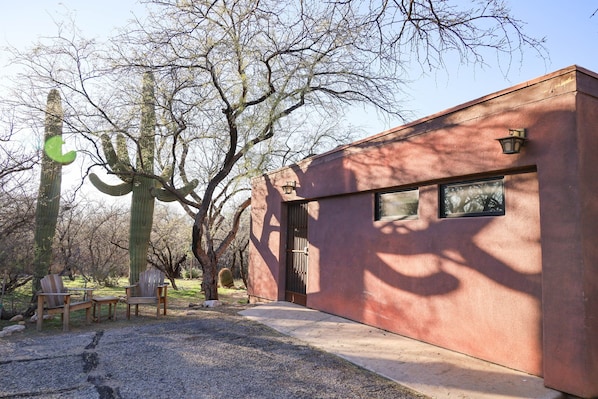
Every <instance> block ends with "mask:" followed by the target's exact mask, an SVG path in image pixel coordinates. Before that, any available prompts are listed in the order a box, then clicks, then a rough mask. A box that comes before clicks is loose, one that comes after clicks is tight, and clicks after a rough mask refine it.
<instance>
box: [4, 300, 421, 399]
mask: <svg viewBox="0 0 598 399" xmlns="http://www.w3.org/2000/svg"><path fill="white" fill-rule="evenodd" d="M98 326H101V328H103V329H100V328H96V329H95V330H94V331H86V332H76V333H65V334H55V335H50V336H19V335H13V336H11V337H10V338H6V339H0V398H67V399H71V398H72V399H74V398H77V399H79V398H100V399H113V398H131V399H138V398H145V399H153V398H215V399H216V398H218V399H224V398H244V399H250V398H259V399H270V398H272V399H281V398H322V399H327V398H343V399H346V398H368V399H373V398H384V399H389V398H396V399H400V398H410V399H412V398H420V399H421V398H425V396H422V395H420V394H417V393H415V392H413V391H410V390H408V389H407V388H404V387H402V386H401V385H399V384H397V383H395V382H393V381H390V380H387V379H385V378H383V377H380V376H378V375H377V374H374V373H372V372H370V371H367V370H365V369H362V368H359V367H357V366H355V365H353V364H352V363H350V362H348V361H345V360H343V359H341V358H339V357H337V356H334V355H331V354H328V353H325V352H322V351H319V350H317V349H314V348H312V347H310V346H308V345H306V344H305V343H303V342H301V341H299V340H297V339H294V338H291V337H287V336H284V335H281V334H279V333H278V332H276V331H274V330H272V329H270V328H269V327H267V326H264V325H262V324H258V323H256V322H253V321H250V320H247V319H245V318H243V317H241V316H239V315H236V314H227V313H222V312H211V311H206V312H201V313H199V315H198V316H197V317H187V318H183V319H180V320H169V321H162V322H159V323H149V324H142V325H134V326H125V327H122V326H118V327H111V326H110V323H109V322H107V323H102V324H101V325H98Z"/></svg>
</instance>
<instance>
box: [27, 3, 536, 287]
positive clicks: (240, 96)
mask: <svg viewBox="0 0 598 399" xmlns="http://www.w3.org/2000/svg"><path fill="white" fill-rule="evenodd" d="M146 3H147V4H148V6H149V16H148V18H147V19H146V20H137V21H134V23H133V24H132V25H130V26H128V27H126V29H123V31H122V33H121V34H120V35H119V36H117V37H114V38H112V39H111V40H110V42H109V44H107V45H106V46H104V47H99V45H98V43H96V42H93V41H89V40H83V39H81V38H79V37H78V36H77V35H76V34H73V33H72V32H64V31H60V32H59V35H58V37H56V38H54V40H52V41H51V42H50V43H48V44H45V45H44V44H41V45H40V46H37V47H36V48H35V51H33V52H28V53H18V52H15V55H16V58H17V61H20V62H21V63H22V64H23V65H24V66H25V68H26V69H25V71H26V75H24V77H26V78H27V79H29V80H30V81H31V82H33V83H34V84H35V85H36V87H42V88H43V87H45V86H44V85H43V84H40V83H39V82H40V81H41V82H45V84H46V85H51V86H58V87H60V89H61V90H62V91H63V98H65V102H66V105H65V113H66V116H65V120H66V121H67V123H68V126H69V127H70V128H71V129H72V130H73V131H77V132H80V133H81V134H82V137H89V138H90V139H91V142H93V141H94V140H95V141H97V139H96V138H95V137H97V135H98V134H99V133H104V132H106V133H111V132H112V133H121V134H124V135H127V136H128V137H129V138H131V139H134V137H132V136H131V135H130V134H129V133H128V132H130V131H131V129H130V128H131V127H132V126H134V125H135V122H134V119H135V118H134V116H133V115H135V114H136V112H137V111H138V107H136V106H135V104H139V100H138V99H137V100H135V99H134V98H132V97H131V94H130V93H133V92H136V91H135V90H131V84H134V82H137V81H138V79H139V76H140V75H141V74H142V72H144V71H147V70H151V71H152V72H153V74H154V76H155V77H156V88H157V90H156V100H157V104H158V106H157V108H158V109H157V111H156V119H157V124H158V126H157V129H156V138H157V143H156V159H155V162H156V163H157V164H158V166H159V168H158V169H160V170H162V169H163V168H171V169H172V170H176V171H177V172H178V173H173V174H172V175H171V176H170V177H166V178H165V177H163V176H154V175H152V176H149V177H151V178H154V179H155V180H156V181H158V182H159V183H160V185H161V186H162V187H163V188H164V189H166V190H168V191H170V192H171V193H172V194H174V195H177V192H176V190H175V187H176V186H177V184H178V183H183V184H188V183H189V182H190V181H191V180H192V178H195V179H198V180H199V182H200V183H199V185H198V187H197V189H196V190H195V192H193V193H192V194H191V196H190V198H187V197H183V196H182V195H178V200H179V201H180V202H181V204H183V206H184V208H185V209H186V211H187V212H188V213H189V214H190V215H191V216H193V218H194V223H193V232H192V248H193V253H194V255H195V257H196V258H197V259H198V261H199V263H200V264H201V267H202V269H203V272H204V273H203V276H204V277H203V278H204V281H203V288H204V290H205V294H206V298H207V299H217V298H218V292H217V267H218V260H219V258H221V257H222V256H223V254H224V253H225V251H226V249H227V248H228V247H229V246H230V244H231V242H232V241H233V239H234V237H235V235H236V233H237V231H238V229H239V223H240V220H241V215H242V214H243V211H244V210H245V209H246V208H247V207H248V206H249V205H250V203H249V199H248V198H249V186H248V178H250V177H252V176H255V175H257V174H260V173H262V172H263V171H264V170H266V169H268V168H271V167H273V166H275V165H278V166H280V165H282V164H283V163H284V162H293V161H296V160H297V159H298V157H303V156H306V155H309V154H311V153H314V152H318V151H322V150H323V149H326V148H327V146H329V145H330V144H332V143H333V142H334V140H329V139H326V138H333V137H336V136H337V134H338V133H339V130H338V129H336V130H334V129H333V130H330V129H329V126H323V125H322V124H321V121H323V120H324V121H334V120H335V119H338V117H339V115H342V113H343V111H344V110H345V109H346V108H347V107H349V106H351V105H353V104H369V105H371V106H373V107H375V108H376V109H377V110H379V111H380V112H382V113H387V114H394V115H399V116H400V115H402V113H401V111H402V109H401V102H400V101H398V100H399V99H400V96H401V93H402V92H403V91H402V89H403V87H404V86H403V85H404V81H405V80H406V79H407V78H408V77H409V75H408V74H407V73H406V71H408V69H409V68H411V67H412V66H413V63H414V62H416V63H418V64H419V65H421V68H423V70H424V71H425V70H434V69H435V68H439V67H443V66H444V62H445V59H446V58H445V57H446V56H448V55H452V54H454V53H456V54H457V55H458V56H459V57H460V60H461V61H463V62H472V63H477V64H483V63H484V62H485V60H486V58H487V56H488V55H490V54H491V53H490V52H489V51H492V52H494V53H498V54H499V55H503V54H504V55H506V57H505V58H503V59H505V60H506V62H507V65H510V63H511V61H512V60H516V59H517V57H518V55H520V54H521V53H522V52H523V51H524V49H526V48H531V49H532V50H534V51H538V52H540V53H542V52H543V48H542V41H541V40H535V39H533V38H530V37H528V36H527V35H525V34H524V33H523V23H522V22H521V21H519V20H517V19H515V18H514V17H513V16H512V15H511V14H510V11H509V9H508V8H507V7H506V6H505V5H504V2H503V1H502V0H485V1H481V0H480V1H474V2H467V3H462V2H453V1H432V0H401V1H399V0H387V1H381V2H372V1H366V0H347V1H340V0H339V1H320V0H301V1H295V0H259V1H258V0H193V1H191V0H148V1H146ZM66 33H69V34H66ZM75 33H76V32H75ZM98 87H101V90H98ZM26 93H34V92H26ZM33 96H34V95H33ZM26 99H27V98H25V100H26ZM29 103H34V102H33V101H29ZM306 132H307V133H306ZM340 135H343V132H342V131H340ZM347 137H348V136H346V135H345V138H347ZM320 139H322V141H319V140H320ZM133 142H134V140H133ZM297 143H307V144H306V145H305V146H304V147H301V146H299V147H300V150H299V151H295V146H296V145H297ZM313 143H320V144H323V145H322V146H318V145H316V146H313V145H312V144H313ZM334 145H336V143H334ZM96 147H97V145H96ZM93 149H94V147H93V146H92V147H91V150H92V153H93V155H94V160H95V161H96V162H97V163H98V164H101V165H102V164H103V165H105V164H106V162H105V161H103V160H102V159H101V154H100V152H99V151H93ZM96 149H97V148H96ZM131 173H133V174H135V173H138V174H139V175H143V176H145V175H146V173H144V172H143V171H141V170H137V171H135V170H132V172H131ZM226 215H232V219H231V223H230V224H228V225H227V226H228V227H227V229H226V230H225V231H224V232H223V231H219V230H220V229H222V228H223V227H224V226H225V225H224V224H223V223H222V220H223V218H224V217H225V216H226Z"/></svg>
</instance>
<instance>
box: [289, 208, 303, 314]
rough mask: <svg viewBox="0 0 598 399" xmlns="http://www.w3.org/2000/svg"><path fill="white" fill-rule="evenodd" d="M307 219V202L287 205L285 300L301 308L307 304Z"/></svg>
mask: <svg viewBox="0 0 598 399" xmlns="http://www.w3.org/2000/svg"><path fill="white" fill-rule="evenodd" d="M307 219H308V218H307V202H303V203H299V204H290V205H289V207H288V223H287V229H288V231H287V265H286V287H285V300H286V301H288V302H293V303H296V304H299V305H303V306H305V305H306V302H307V294H306V292H307V291H306V288H307V259H308V256H307V254H308V247H309V243H308V241H307Z"/></svg>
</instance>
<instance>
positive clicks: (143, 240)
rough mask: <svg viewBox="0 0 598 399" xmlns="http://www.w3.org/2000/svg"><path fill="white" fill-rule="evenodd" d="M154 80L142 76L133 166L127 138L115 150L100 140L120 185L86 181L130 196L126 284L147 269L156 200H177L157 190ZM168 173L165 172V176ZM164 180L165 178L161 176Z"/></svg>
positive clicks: (121, 137) (106, 140) (118, 140)
mask: <svg viewBox="0 0 598 399" xmlns="http://www.w3.org/2000/svg"><path fill="white" fill-rule="evenodd" d="M154 85H155V83H154V76H153V74H152V73H151V72H146V73H145V74H144V75H143V84H142V107H141V125H140V132H139V137H138V139H137V143H136V148H137V156H136V166H135V167H133V166H132V163H131V162H130V159H129V154H128V151H127V146H126V137H125V136H124V135H122V134H119V135H118V136H117V138H116V150H115V149H114V146H113V144H112V141H111V140H110V137H108V136H107V135H103V136H102V147H103V150H104V155H105V156H106V161H107V162H108V166H109V167H110V169H111V171H112V172H113V173H114V174H115V175H116V176H118V177H119V178H120V179H121V180H122V183H121V184H118V185H109V184H106V183H104V182H102V181H101V180H100V178H99V177H98V176H96V175H95V174H93V173H91V174H90V175H89V180H90V181H91V182H92V184H93V185H94V186H95V187H96V188H97V189H98V190H100V191H101V192H103V193H104V194H108V195H112V196H121V195H126V194H128V193H132V195H131V221H130V225H129V259H130V264H129V282H130V283H131V284H134V283H136V282H137V281H138V280H139V273H140V272H142V271H144V270H145V269H146V267H147V251H148V246H149V240H150V235H151V231H152V223H153V218H154V203H155V199H156V198H157V199H159V200H161V201H165V202H170V201H174V200H176V196H175V195H173V194H171V193H170V192H168V191H166V190H164V188H162V187H157V185H156V184H157V180H156V179H154V178H152V177H151V176H154V147H155V128H156V111H155V103H156V99H155V94H154ZM165 173H167V172H165ZM163 177H164V176H163ZM195 186H197V180H194V181H193V182H191V183H190V184H189V185H187V186H185V187H183V188H182V189H180V190H178V192H179V194H181V195H183V196H184V195H186V194H188V193H190V192H191V190H193V189H194V188H195Z"/></svg>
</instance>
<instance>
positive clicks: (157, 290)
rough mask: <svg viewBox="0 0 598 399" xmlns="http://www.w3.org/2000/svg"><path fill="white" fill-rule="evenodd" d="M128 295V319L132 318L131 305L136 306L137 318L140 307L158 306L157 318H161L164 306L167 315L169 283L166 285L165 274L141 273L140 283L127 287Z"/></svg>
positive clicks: (155, 272) (151, 271) (149, 271)
mask: <svg viewBox="0 0 598 399" xmlns="http://www.w3.org/2000/svg"><path fill="white" fill-rule="evenodd" d="M125 289H126V293H127V319H130V318H131V305H135V316H138V315H139V305H156V317H160V304H164V315H166V305H167V300H168V297H167V290H168V283H164V273H162V272H161V271H159V270H155V269H152V270H146V271H144V272H141V273H139V282H138V283H137V284H135V285H130V286H127V287H125Z"/></svg>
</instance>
